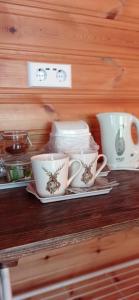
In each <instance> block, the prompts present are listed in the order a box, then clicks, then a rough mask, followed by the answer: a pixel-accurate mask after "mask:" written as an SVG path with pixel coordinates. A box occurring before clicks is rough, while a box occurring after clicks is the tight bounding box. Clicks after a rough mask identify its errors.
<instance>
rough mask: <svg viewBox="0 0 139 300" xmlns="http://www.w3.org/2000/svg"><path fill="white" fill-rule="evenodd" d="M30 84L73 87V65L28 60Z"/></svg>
mask: <svg viewBox="0 0 139 300" xmlns="http://www.w3.org/2000/svg"><path fill="white" fill-rule="evenodd" d="M28 85H29V86H30V87H50V88H71V85H72V84H71V65H66V64H48V63H37V62H28Z"/></svg>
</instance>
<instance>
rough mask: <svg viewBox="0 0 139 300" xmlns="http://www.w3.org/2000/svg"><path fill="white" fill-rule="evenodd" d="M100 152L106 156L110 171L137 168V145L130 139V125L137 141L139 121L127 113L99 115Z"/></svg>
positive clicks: (138, 164) (138, 146) (138, 149)
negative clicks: (135, 130) (133, 129)
mask: <svg viewBox="0 0 139 300" xmlns="http://www.w3.org/2000/svg"><path fill="white" fill-rule="evenodd" d="M97 118H98V121H99V124H100V131H101V143H102V152H103V153H104V154H105V155H106V156H107V159H108V166H109V168H110V169H121V168H137V167H139V143H137V144H135V143H134V142H133V139H132V134H131V128H132V124H134V125H135V126H136V129H137V135H138V140H139V120H138V119H137V118H136V117H135V116H133V115H132V114H129V113H124V112H109V113H99V114H97Z"/></svg>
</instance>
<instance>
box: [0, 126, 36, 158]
mask: <svg viewBox="0 0 139 300" xmlns="http://www.w3.org/2000/svg"><path fill="white" fill-rule="evenodd" d="M1 136H2V140H3V143H4V145H3V146H4V152H5V153H8V154H11V155H14V154H15V155H18V154H25V153H26V152H27V151H28V148H29V146H30V145H32V144H31V141H30V138H29V135H28V132H27V131H24V130H15V131H3V132H2V133H1Z"/></svg>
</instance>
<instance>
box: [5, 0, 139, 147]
mask: <svg viewBox="0 0 139 300" xmlns="http://www.w3.org/2000/svg"><path fill="white" fill-rule="evenodd" d="M138 23H139V3H138V1H137V0H132V1H130V0H125V1H119V0H106V1H102V0H93V1H91V0H87V1H84V0H80V1H73V0H72V1H70V0H66V1H65V0H53V1H50V0H47V1H46V0H45V1H44V0H40V1H35V0H34V1H32V0H30V1H28V0H25V1H24V4H22V3H21V1H20V0H11V1H8V0H3V1H0V131H2V130H5V129H15V128H16V129H23V128H25V129H28V130H29V132H30V135H31V138H32V141H33V144H34V148H37V149H39V148H40V147H41V146H42V145H43V144H44V143H46V142H47V141H48V139H49V132H50V126H49V123H51V122H52V121H54V120H56V119H60V120H77V119H84V120H86V121H87V122H88V123H89V125H90V128H91V129H92V128H93V131H92V133H93V135H94V136H95V138H96V139H97V141H98V142H99V143H100V137H99V127H98V124H97V122H96V118H95V115H96V113H98V112H103V111H105V112H106V111H127V112H131V113H133V114H135V115H136V116H137V117H139V106H138V94H139V78H138V73H139V62H138V58H139V54H138V48H139V38H138ZM28 61H38V62H50V63H52V62H53V63H68V64H71V65H72V89H60V90H59V89H47V88H42V89H40V88H39V89H38V88H35V89H34V88H29V87H28V79H27V78H28V76H27V62H28ZM44 105H47V109H46V110H45V111H44V110H43V107H44ZM38 130H39V134H37V132H38ZM34 131H36V135H35V136H34V134H32V132H34Z"/></svg>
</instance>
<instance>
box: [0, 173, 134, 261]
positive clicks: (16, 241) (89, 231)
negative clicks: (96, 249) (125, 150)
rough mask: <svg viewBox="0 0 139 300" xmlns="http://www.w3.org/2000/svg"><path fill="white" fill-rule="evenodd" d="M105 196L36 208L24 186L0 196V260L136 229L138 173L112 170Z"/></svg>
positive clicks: (36, 202)
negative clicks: (111, 185)
mask: <svg viewBox="0 0 139 300" xmlns="http://www.w3.org/2000/svg"><path fill="white" fill-rule="evenodd" d="M111 177H113V178H115V179H117V180H118V181H119V182H120V186H118V187H115V188H113V190H112V191H111V193H109V194H108V195H102V196H96V197H89V198H83V199H75V200H68V201H61V202H55V203H51V204H47V205H46V204H41V203H40V202H39V200H38V199H36V198H35V196H33V195H31V194H29V193H28V192H27V191H26V190H25V188H17V189H11V190H10V191H9V190H3V191H1V193H0V215H1V218H0V262H1V263H2V262H4V261H5V262H6V260H7V261H8V260H15V261H16V260H18V258H19V257H20V256H22V255H25V254H29V253H32V252H36V251H38V250H43V249H55V248H59V247H63V246H68V245H70V244H74V243H75V244H76V243H79V242H83V241H86V240H89V239H92V237H98V238H99V237H101V236H103V235H104V236H107V235H109V234H111V233H113V232H115V231H116V232H117V231H119V230H124V229H127V228H130V227H134V226H135V227H137V231H138V230H139V229H138V225H139V202H138V192H139V189H138V180H139V174H138V173H137V172H126V171H120V172H112V175H111Z"/></svg>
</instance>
